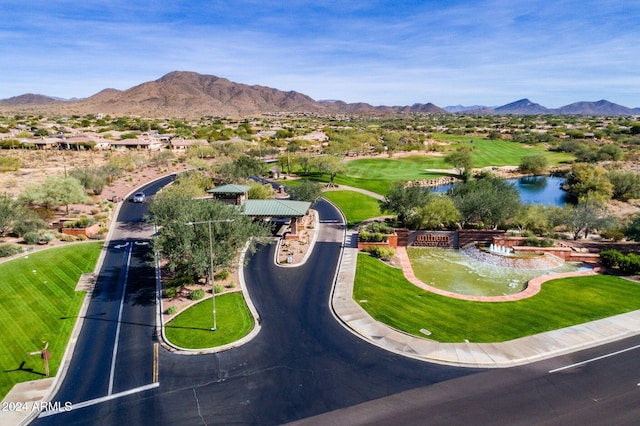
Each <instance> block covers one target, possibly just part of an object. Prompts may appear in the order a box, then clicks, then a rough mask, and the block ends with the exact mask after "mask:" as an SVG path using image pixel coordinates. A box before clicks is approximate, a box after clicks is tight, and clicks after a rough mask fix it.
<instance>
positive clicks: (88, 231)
mask: <svg viewBox="0 0 640 426" xmlns="http://www.w3.org/2000/svg"><path fill="white" fill-rule="evenodd" d="M99 231H100V224H98V223H96V224H95V225H91V226H89V227H88V228H62V229H61V230H60V232H62V233H63V234H67V235H73V236H74V237H77V236H78V235H85V236H87V237H90V236H92V235H95V234H97V233H98V232H99Z"/></svg>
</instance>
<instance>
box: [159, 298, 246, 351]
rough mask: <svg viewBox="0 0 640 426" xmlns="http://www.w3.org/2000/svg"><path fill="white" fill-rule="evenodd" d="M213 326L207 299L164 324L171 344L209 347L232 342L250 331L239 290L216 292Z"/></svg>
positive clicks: (211, 306) (190, 347)
mask: <svg viewBox="0 0 640 426" xmlns="http://www.w3.org/2000/svg"><path fill="white" fill-rule="evenodd" d="M216 320H217V321H216V322H217V326H218V328H217V330H216V331H211V328H212V327H213V303H212V301H211V299H206V300H203V301H202V302H200V303H198V304H196V305H194V306H192V307H191V308H189V309H187V310H186V311H184V312H182V313H181V314H179V315H178V316H177V317H175V318H174V319H173V320H171V321H170V322H169V323H168V324H167V325H166V326H165V335H166V336H167V339H168V340H169V341H170V342H171V343H173V344H174V345H177V346H180V347H182V348H186V349H203V348H213V347H216V346H222V345H226V344H227V343H231V342H235V341H237V340H239V339H241V338H242V337H244V336H246V335H247V334H249V332H251V330H252V329H253V326H254V321H253V316H252V315H251V312H249V308H248V307H247V304H246V303H245V301H244V298H243V297H242V293H240V292H234V293H226V294H222V295H219V296H216Z"/></svg>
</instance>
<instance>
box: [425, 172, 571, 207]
mask: <svg viewBox="0 0 640 426" xmlns="http://www.w3.org/2000/svg"><path fill="white" fill-rule="evenodd" d="M564 180H565V179H564V178H563V177H556V176H527V177H521V178H515V179H507V181H508V182H509V183H511V184H512V185H514V186H515V187H516V189H517V190H518V192H519V193H520V199H521V200H522V202H523V203H525V204H546V205H553V206H564V205H565V204H567V202H568V197H567V193H566V192H565V191H563V190H562V184H563V183H564ZM453 186H454V185H443V186H440V187H438V188H434V190H433V191H434V192H438V193H444V192H447V191H448V190H450V189H451V188H453Z"/></svg>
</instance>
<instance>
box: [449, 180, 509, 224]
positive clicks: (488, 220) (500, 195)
mask: <svg viewBox="0 0 640 426" xmlns="http://www.w3.org/2000/svg"><path fill="white" fill-rule="evenodd" d="M449 195H450V196H451V198H452V199H453V202H454V203H455V205H456V207H457V208H458V211H459V212H460V214H461V216H462V219H461V222H462V225H463V226H465V225H466V224H471V223H476V224H482V225H484V226H485V227H490V228H493V229H495V228H497V226H498V225H499V224H502V223H505V222H506V221H507V220H508V219H509V218H511V217H513V216H514V215H515V214H516V212H518V210H519V209H520V208H521V206H522V203H521V201H520V195H519V194H518V190H517V189H516V188H515V187H514V186H513V185H511V184H510V183H509V182H507V181H506V180H504V179H498V178H496V177H493V176H486V177H483V178H481V179H476V180H472V181H468V182H465V183H462V184H459V185H456V186H455V187H454V188H453V189H452V190H451V191H450V192H449Z"/></svg>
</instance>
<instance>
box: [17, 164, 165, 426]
mask: <svg viewBox="0 0 640 426" xmlns="http://www.w3.org/2000/svg"><path fill="white" fill-rule="evenodd" d="M172 174H175V172H172V173H167V174H166V175H163V176H160V177H158V178H156V179H154V180H152V181H150V182H147V183H145V184H143V185H141V186H139V187H138V188H135V189H133V190H132V191H131V192H130V193H129V194H128V195H127V197H125V199H124V200H123V201H121V202H119V203H115V209H114V211H113V219H112V221H111V226H110V227H109V232H108V233H107V236H106V237H105V239H104V244H103V246H102V250H101V252H100V255H99V256H98V260H97V262H96V266H95V268H94V270H93V273H94V274H98V273H99V272H100V270H101V269H102V264H103V263H104V259H105V257H106V255H107V249H108V248H109V244H110V242H111V238H112V236H113V232H114V230H115V224H116V219H117V217H118V215H119V214H120V208H121V207H122V203H124V202H126V200H127V199H128V198H129V196H130V195H131V194H133V193H135V192H137V191H138V190H139V189H140V188H142V187H144V186H147V185H150V184H152V183H154V182H156V181H158V180H161V179H164V178H166V177H167V176H170V175H172ZM84 243H86V242H84V241H83V242H81V243H78V244H84ZM50 248H55V246H52V247H50ZM23 255H24V254H23ZM92 294H93V288H92V289H90V290H88V291H87V294H86V295H85V297H84V300H83V302H82V305H81V306H80V310H79V311H78V317H77V320H76V323H75V324H74V326H73V329H72V331H71V335H70V336H69V342H68V343H67V346H66V348H65V351H64V354H63V355H62V360H61V361H60V366H59V367H58V374H56V375H55V376H54V377H51V378H49V379H42V380H51V379H52V382H51V384H50V385H49V387H48V388H47V389H46V390H42V391H41V392H43V396H42V398H41V399H40V400H39V401H38V402H43V401H44V402H46V401H50V400H51V398H53V397H54V396H55V395H56V394H57V393H58V391H59V390H60V385H61V384H62V382H63V381H64V378H65V377H66V375H67V372H68V369H69V366H70V364H71V359H72V358H73V353H74V351H75V345H76V342H77V340H78V336H79V335H80V331H81V330H82V325H83V324H84V316H85V315H86V313H87V310H88V308H89V303H91V296H92ZM33 382H37V380H36V381H33ZM23 383H31V382H23ZM17 385H19V383H18V384H17ZM17 385H16V386H17ZM14 388H15V386H14ZM12 391H13V389H11V390H10V391H9V393H8V394H7V397H9V395H10V394H11V392H12ZM7 397H5V398H7ZM25 414H26V416H24V417H23V418H22V419H21V420H20V421H19V423H17V424H18V425H26V424H28V423H29V422H31V421H32V420H33V419H34V418H35V417H36V416H37V415H38V414H39V412H38V411H34V412H31V411H29V412H26V413H25Z"/></svg>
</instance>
